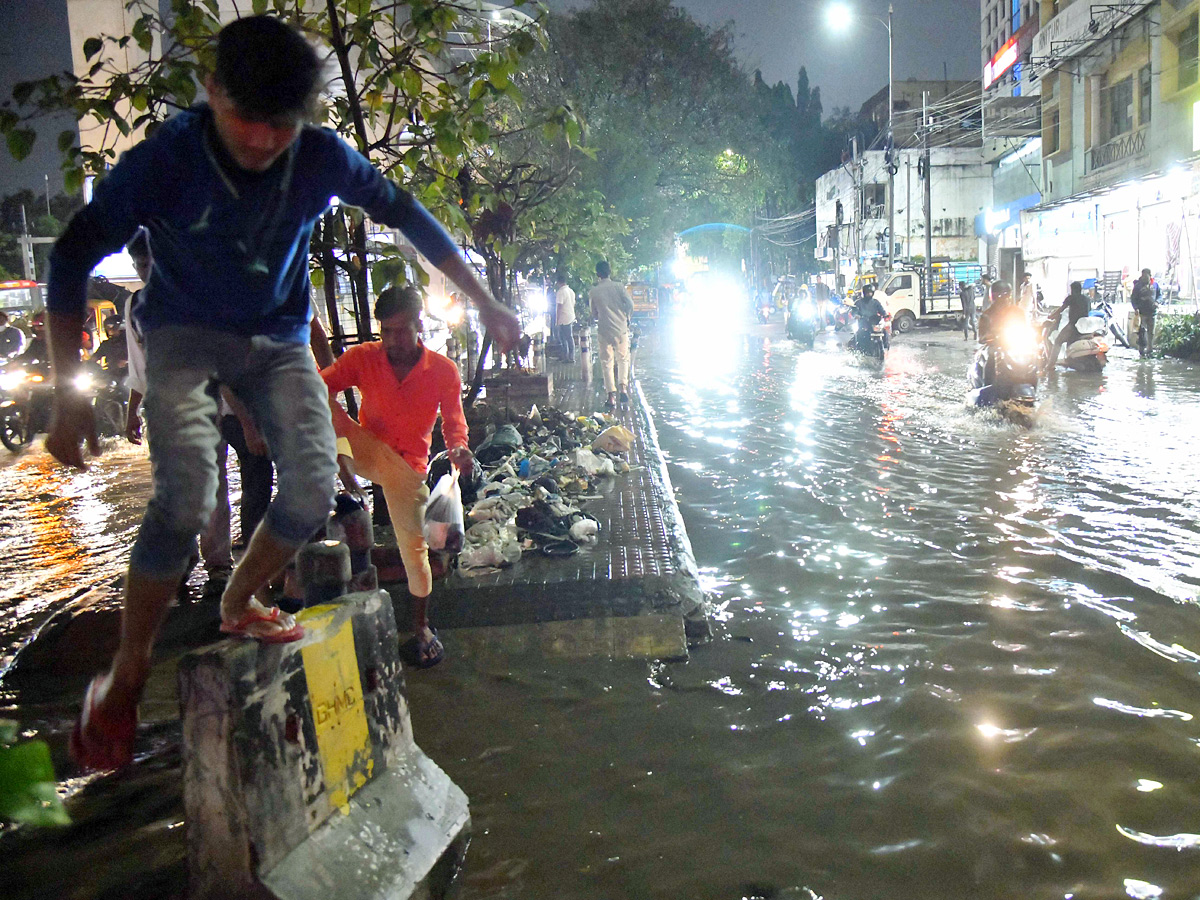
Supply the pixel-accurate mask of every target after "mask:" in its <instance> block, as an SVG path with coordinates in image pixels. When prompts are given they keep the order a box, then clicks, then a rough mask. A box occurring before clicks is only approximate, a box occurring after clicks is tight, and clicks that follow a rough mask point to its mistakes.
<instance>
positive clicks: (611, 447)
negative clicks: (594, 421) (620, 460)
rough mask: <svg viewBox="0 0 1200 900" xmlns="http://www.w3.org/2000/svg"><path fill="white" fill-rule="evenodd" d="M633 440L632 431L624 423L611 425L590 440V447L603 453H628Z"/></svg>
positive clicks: (631, 447)
mask: <svg viewBox="0 0 1200 900" xmlns="http://www.w3.org/2000/svg"><path fill="white" fill-rule="evenodd" d="M633 441H634V436H633V432H632V431H630V430H629V429H628V428H626V427H625V426H624V425H611V426H609V427H608V428H605V429H604V430H603V431H602V432H600V434H599V435H597V436H596V439H595V440H594V441H592V449H593V450H603V451H604V452H605V453H628V452H629V451H630V450H632V449H633Z"/></svg>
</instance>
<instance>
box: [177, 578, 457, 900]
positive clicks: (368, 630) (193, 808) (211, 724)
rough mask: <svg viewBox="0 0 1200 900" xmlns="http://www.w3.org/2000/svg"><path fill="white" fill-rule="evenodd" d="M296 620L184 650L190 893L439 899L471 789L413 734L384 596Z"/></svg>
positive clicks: (288, 898)
mask: <svg viewBox="0 0 1200 900" xmlns="http://www.w3.org/2000/svg"><path fill="white" fill-rule="evenodd" d="M299 618H300V620H301V621H302V622H303V623H304V625H305V628H306V630H307V634H306V635H305V637H304V639H303V640H301V641H298V642H296V643H293V644H283V645H266V644H259V643H257V642H254V641H237V642H234V641H223V642H221V643H219V644H214V645H212V646H209V647H205V648H202V649H200V650H197V651H195V652H193V653H190V654H188V655H187V656H185V657H184V658H183V659H182V660H181V661H180V664H179V702H180V709H181V715H182V719H183V766H184V772H183V776H184V791H183V794H184V809H185V820H186V823H187V844H188V896H189V898H191V900H209V898H211V900H216V898H251V897H252V898H264V897H271V898H279V900H292V898H318V897H319V898H322V900H327V898H329V897H330V896H331V892H336V896H337V898H338V900H360V898H361V900H368V898H371V900H384V898H388V900H392V898H395V900H405V898H409V897H440V896H442V895H443V894H444V892H445V890H446V889H447V887H448V884H449V878H448V877H446V878H445V882H444V883H441V882H440V881H439V878H440V876H439V873H442V874H443V875H446V876H449V875H450V874H452V873H453V871H455V870H456V868H457V864H458V861H459V860H460V859H461V855H462V853H463V851H464V850H465V845H466V835H467V829H468V827H469V823H470V816H469V813H468V809H467V799H466V797H465V796H464V795H463V793H462V791H461V790H459V789H458V787H456V786H455V785H454V784H453V783H452V782H451V781H450V779H449V778H448V777H447V776H446V774H445V773H444V772H442V771H441V769H439V768H438V767H437V766H436V765H434V763H433V762H432V761H430V760H429V759H428V757H426V756H425V755H424V754H423V753H422V752H421V750H420V749H419V748H418V747H417V745H416V744H415V743H414V741H413V737H412V726H411V724H410V722H409V716H408V701H407V698H406V694H405V687H404V675H403V671H402V668H401V664H400V659H399V638H398V635H397V632H396V625H395V619H394V616H393V612H392V604H391V603H390V602H389V600H388V596H387V595H386V594H385V593H383V592H380V591H375V592H370V593H361V594H350V595H348V596H346V597H344V598H341V600H340V601H339V602H336V603H332V604H328V605H325V606H318V607H313V608H311V609H307V610H305V611H304V612H303V613H302V614H301V615H300V617H299ZM439 860H441V861H442V862H441V865H440V866H439Z"/></svg>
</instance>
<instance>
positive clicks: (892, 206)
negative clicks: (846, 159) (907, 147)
mask: <svg viewBox="0 0 1200 900" xmlns="http://www.w3.org/2000/svg"><path fill="white" fill-rule="evenodd" d="M887 32H888V136H887V148H888V149H887V154H886V157H887V158H886V160H885V162H886V163H887V172H888V191H887V206H888V236H887V241H888V252H887V261H888V271H889V272H891V271H892V269H894V268H895V267H896V168H897V166H896V132H895V130H894V128H893V125H894V117H895V115H896V98H895V89H896V88H895V84H896V82H895V80H894V78H893V76H892V4H890V3H889V4H888V20H887Z"/></svg>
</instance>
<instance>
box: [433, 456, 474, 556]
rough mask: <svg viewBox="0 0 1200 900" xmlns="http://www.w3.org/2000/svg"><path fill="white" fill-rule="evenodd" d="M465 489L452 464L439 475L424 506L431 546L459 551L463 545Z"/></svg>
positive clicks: (437, 548) (435, 548) (448, 550)
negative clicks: (463, 495) (463, 497)
mask: <svg viewBox="0 0 1200 900" xmlns="http://www.w3.org/2000/svg"><path fill="white" fill-rule="evenodd" d="M465 533H466V529H465V528H464V526H463V504H462V490H461V488H460V487H459V486H458V470H457V469H455V468H454V467H453V466H451V467H450V471H449V472H447V473H446V474H445V475H443V476H442V477H441V478H439V479H438V483H437V484H436V485H434V488H433V493H431V494H430V495H429V503H428V504H426V506H425V543H427V544H428V545H429V549H430V550H444V551H446V552H447V553H458V552H459V551H460V550H462V547H463V536H464V534H465Z"/></svg>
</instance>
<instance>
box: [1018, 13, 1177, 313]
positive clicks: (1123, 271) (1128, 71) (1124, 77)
mask: <svg viewBox="0 0 1200 900" xmlns="http://www.w3.org/2000/svg"><path fill="white" fill-rule="evenodd" d="M1040 15H1041V22H1042V26H1041V30H1040V32H1039V33H1038V35H1037V37H1036V39H1035V42H1034V51H1033V59H1032V62H1033V63H1034V65H1035V66H1036V67H1037V69H1038V73H1039V79H1038V80H1039V82H1040V85H1039V86H1040V91H1039V93H1040V98H1041V99H1040V102H1041V119H1042V132H1041V158H1042V170H1041V180H1042V190H1041V193H1042V201H1041V202H1040V203H1039V204H1038V205H1037V206H1035V207H1032V208H1030V209H1027V210H1025V211H1023V212H1022V213H1021V233H1022V242H1023V245H1024V252H1025V257H1026V263H1027V267H1029V268H1031V270H1032V271H1033V272H1034V276H1035V280H1037V281H1039V283H1041V284H1042V285H1043V286H1044V289H1045V290H1046V293H1047V295H1048V296H1049V297H1057V296H1059V295H1060V294H1065V293H1066V291H1067V287H1068V284H1069V283H1070V282H1071V281H1075V280H1081V281H1085V282H1090V281H1091V280H1092V279H1095V280H1096V282H1097V283H1098V284H1100V285H1101V286H1102V289H1104V290H1107V291H1112V292H1117V291H1120V290H1121V289H1122V288H1123V289H1124V290H1125V291H1127V290H1128V288H1129V285H1130V283H1131V281H1132V279H1133V278H1136V277H1137V274H1138V273H1139V272H1140V271H1141V269H1143V268H1149V269H1150V270H1151V271H1152V272H1153V273H1154V276H1155V278H1156V279H1157V280H1158V281H1159V283H1160V285H1161V286H1162V287H1163V288H1164V290H1166V291H1168V292H1169V293H1175V292H1178V293H1179V294H1181V295H1182V296H1184V297H1189V298H1194V297H1196V296H1197V295H1198V294H1200V291H1198V280H1200V252H1198V251H1200V181H1198V180H1197V178H1196V171H1197V167H1198V165H1197V164H1198V161H1200V55H1198V43H1200V40H1198V38H1200V35H1198V30H1197V22H1198V15H1200V0H1147V2H1124V3H1115V4H1094V3H1090V2H1088V0H1043V2H1042V3H1041V9H1040Z"/></svg>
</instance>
